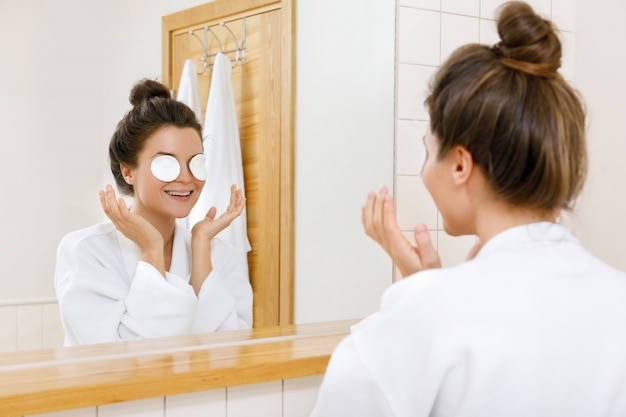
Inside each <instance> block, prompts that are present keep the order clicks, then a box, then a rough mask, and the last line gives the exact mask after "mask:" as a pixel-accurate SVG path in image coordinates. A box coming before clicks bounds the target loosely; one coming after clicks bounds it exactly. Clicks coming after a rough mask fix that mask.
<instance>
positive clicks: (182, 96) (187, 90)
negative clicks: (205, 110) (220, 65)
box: [176, 59, 202, 124]
mask: <svg viewBox="0 0 626 417" xmlns="http://www.w3.org/2000/svg"><path fill="white" fill-rule="evenodd" d="M176 100H178V101H180V102H182V103H185V104H186V105H188V106H189V107H190V108H191V110H193V111H194V113H196V119H198V122H199V123H200V124H202V106H200V95H199V92H198V68H197V67H196V64H195V63H194V62H193V61H192V60H191V59H188V60H186V61H185V65H184V66H183V72H182V73H181V75H180V83H179V84H178V95H177V96H176Z"/></svg>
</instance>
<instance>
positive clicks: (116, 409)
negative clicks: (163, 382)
mask: <svg viewBox="0 0 626 417" xmlns="http://www.w3.org/2000/svg"><path fill="white" fill-rule="evenodd" d="M164 413H165V398H164V397H155V398H147V399H145V400H137V401H127V402H123V403H115V404H106V405H101V406H98V417H121V416H123V417H163V414H164Z"/></svg>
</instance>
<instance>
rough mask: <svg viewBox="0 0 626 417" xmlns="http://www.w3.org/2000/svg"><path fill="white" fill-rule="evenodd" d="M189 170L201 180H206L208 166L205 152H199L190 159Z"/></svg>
mask: <svg viewBox="0 0 626 417" xmlns="http://www.w3.org/2000/svg"><path fill="white" fill-rule="evenodd" d="M189 171H191V174H192V175H193V176H194V177H196V179H198V180H200V181H204V180H206V177H207V168H206V156H204V154H203V153H199V154H197V155H195V156H194V157H193V158H191V161H189Z"/></svg>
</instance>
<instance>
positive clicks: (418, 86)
mask: <svg viewBox="0 0 626 417" xmlns="http://www.w3.org/2000/svg"><path fill="white" fill-rule="evenodd" d="M436 69H437V68H436V67H425V66H421V65H411V64H399V66H398V92H397V97H398V118H399V119H410V120H428V112H427V111H426V108H425V107H424V99H425V98H426V95H427V94H428V83H429V81H430V79H431V77H432V76H433V74H434V72H435V71H436Z"/></svg>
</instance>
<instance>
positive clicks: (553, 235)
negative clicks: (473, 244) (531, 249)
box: [476, 222, 578, 258]
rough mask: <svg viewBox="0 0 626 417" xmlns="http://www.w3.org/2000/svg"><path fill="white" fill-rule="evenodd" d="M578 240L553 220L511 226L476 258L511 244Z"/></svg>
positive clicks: (498, 235)
mask: <svg viewBox="0 0 626 417" xmlns="http://www.w3.org/2000/svg"><path fill="white" fill-rule="evenodd" d="M565 241H569V242H576V243H577V242H578V241H577V240H576V238H575V237H574V236H573V235H572V234H571V232H570V231H569V230H568V229H567V228H566V227H564V226H562V225H560V224H556V223H552V222H538V223H530V224H524V225H521V226H515V227H511V228H510V229H506V230H504V231H502V232H500V233H499V234H497V235H495V236H494V237H492V238H491V239H489V241H488V242H487V243H485V245H484V246H483V247H482V249H481V250H480V252H478V254H477V255H476V258H479V257H481V256H485V255H488V254H491V253H493V252H497V251H500V250H501V249H505V248H508V247H511V246H521V245H522V246H523V245H530V244H544V245H548V244H554V243H558V242H565Z"/></svg>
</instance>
